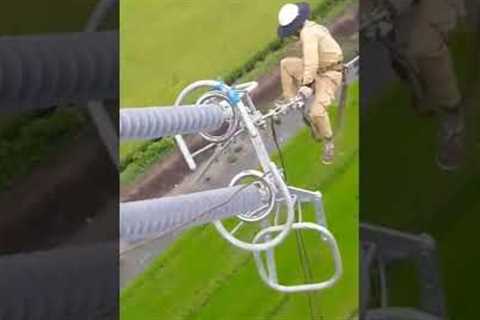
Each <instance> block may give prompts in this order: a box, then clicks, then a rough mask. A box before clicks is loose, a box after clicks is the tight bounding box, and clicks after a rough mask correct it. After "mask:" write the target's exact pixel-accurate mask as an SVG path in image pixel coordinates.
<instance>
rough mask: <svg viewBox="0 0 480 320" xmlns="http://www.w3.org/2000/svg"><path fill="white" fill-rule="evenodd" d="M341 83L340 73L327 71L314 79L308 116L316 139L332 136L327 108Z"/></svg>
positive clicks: (333, 99)
mask: <svg viewBox="0 0 480 320" xmlns="http://www.w3.org/2000/svg"><path fill="white" fill-rule="evenodd" d="M341 84H342V73H341V72H337V71H329V72H327V73H325V74H323V75H321V76H319V77H317V79H316V84H315V100H314V102H313V104H312V106H311V107H310V110H309V116H310V119H311V121H312V127H313V128H314V132H315V137H316V138H317V139H318V140H324V139H331V138H332V137H333V131H332V126H331V124H330V117H329V115H328V111H327V108H328V107H329V106H330V105H331V104H332V103H333V101H335V98H336V94H337V92H338V89H339V88H340V86H341Z"/></svg>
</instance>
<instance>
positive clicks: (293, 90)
mask: <svg viewBox="0 0 480 320" xmlns="http://www.w3.org/2000/svg"><path fill="white" fill-rule="evenodd" d="M280 72H281V77H282V90H283V96H284V97H285V98H293V97H294V96H296V95H297V91H298V84H299V83H300V82H301V81H302V77H303V61H302V59H300V58H293V57H289V58H285V59H283V60H282V62H281V63H280Z"/></svg>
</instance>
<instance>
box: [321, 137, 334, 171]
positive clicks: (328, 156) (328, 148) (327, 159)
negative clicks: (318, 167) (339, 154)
mask: <svg viewBox="0 0 480 320" xmlns="http://www.w3.org/2000/svg"><path fill="white" fill-rule="evenodd" d="M334 156H335V144H334V142H333V138H328V139H324V144H323V157H322V163H323V164H325V165H330V164H332V163H333V158H334Z"/></svg>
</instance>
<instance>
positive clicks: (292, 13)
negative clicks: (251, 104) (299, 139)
mask: <svg viewBox="0 0 480 320" xmlns="http://www.w3.org/2000/svg"><path fill="white" fill-rule="evenodd" d="M310 14H311V11H310V6H309V4H308V3H305V2H302V3H295V4H293V3H289V4H285V5H284V6H283V7H282V8H281V9H280V12H279V15H278V20H279V27H278V35H279V37H280V38H282V39H284V38H287V37H291V36H297V37H299V38H300V40H301V44H302V53H303V57H302V58H297V57H287V58H285V59H283V60H282V61H281V80H282V90H283V97H282V98H283V99H284V100H286V101H288V100H290V99H292V98H294V97H296V96H301V97H303V98H304V99H305V102H306V100H307V99H308V98H309V97H311V96H312V95H315V97H314V101H313V103H312V104H311V105H310V106H309V108H308V110H306V117H307V119H308V121H309V123H310V126H311V128H312V131H313V135H314V137H315V138H316V139H317V140H319V141H323V143H324V152H323V157H322V162H323V163H324V164H326V165H328V164H331V163H332V162H333V159H334V154H335V145H334V141H333V132H332V126H331V124H330V118H329V114H328V110H327V109H328V107H329V106H330V105H331V104H332V103H333V102H334V100H335V99H336V96H337V92H338V90H339V88H340V86H341V85H342V75H343V72H342V71H343V52H342V49H341V48H340V45H339V44H338V43H337V41H336V40H335V39H334V38H333V37H332V35H331V34H330V32H329V31H328V29H327V28H326V27H324V26H321V25H319V24H317V23H315V22H314V21H311V20H309V18H310Z"/></svg>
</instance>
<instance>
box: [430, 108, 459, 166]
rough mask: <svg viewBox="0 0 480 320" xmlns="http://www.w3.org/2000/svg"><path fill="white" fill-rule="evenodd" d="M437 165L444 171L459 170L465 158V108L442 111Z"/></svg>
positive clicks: (440, 114)
mask: <svg viewBox="0 0 480 320" xmlns="http://www.w3.org/2000/svg"><path fill="white" fill-rule="evenodd" d="M439 116H440V128H439V133H438V138H439V146H438V154H437V163H438V165H439V166H440V168H442V169H443V170H447V171H453V170H457V169H458V168H459V167H460V166H461V165H462V162H463V160H464V157H465V119H464V114H463V108H461V107H460V106H457V107H456V108H454V109H442V110H441V112H439Z"/></svg>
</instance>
